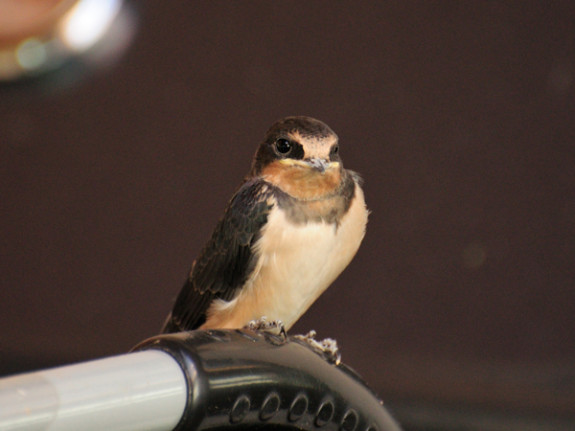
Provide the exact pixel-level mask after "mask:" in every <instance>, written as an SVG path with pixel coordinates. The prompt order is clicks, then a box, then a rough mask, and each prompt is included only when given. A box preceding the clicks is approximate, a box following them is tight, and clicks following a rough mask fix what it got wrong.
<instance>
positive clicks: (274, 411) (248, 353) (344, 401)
mask: <svg viewBox="0 0 575 431" xmlns="http://www.w3.org/2000/svg"><path fill="white" fill-rule="evenodd" d="M146 349H159V350H162V351H165V352H167V353H169V354H170V355H172V356H173V357H174V358H175V359H176V360H177V361H178V363H179V364H180V366H181V367H182V370H183V371H184V374H185V375H186V378H187V384H188V401H187V407H186V409H185V413H184V415H183V417H182V419H181V421H180V423H179V424H178V426H177V427H176V430H178V431H191V430H194V431H200V430H216V429H223V428H228V429H231V428H234V429H242V428H248V427H249V428H252V427H256V428H259V427H265V428H276V429H299V430H307V431H317V430H322V431H324V430H325V431H328V430H340V431H397V430H399V429H400V428H399V426H398V425H397V423H396V422H395V421H394V420H393V419H392V418H391V416H390V415H389V413H388V412H387V410H386V409H385V408H384V407H383V405H382V403H381V401H380V400H379V399H378V398H377V396H376V395H375V394H374V393H373V392H372V391H371V390H370V389H369V388H368V387H367V385H366V384H365V382H363V381H362V380H361V378H360V377H359V376H358V375H357V374H356V373H355V372H354V371H353V370H351V369H350V368H349V367H347V366H345V365H343V364H341V363H337V364H336V363H334V362H333V361H329V360H327V359H326V358H327V357H328V356H327V355H323V354H321V353H320V352H318V351H316V350H315V349H314V348H312V347H311V346H310V345H309V344H308V343H307V342H306V341H302V340H301V339H298V338H294V337H288V338H287V339H286V338H285V337H283V336H280V335H274V334H271V333H268V332H260V331H251V330H247V329H246V330H217V331H215V330H209V331H191V332H182V333H178V334H165V335H159V336H157V337H154V338H150V339H148V340H145V341H143V342H142V343H140V344H139V345H138V346H136V347H135V348H134V350H146Z"/></svg>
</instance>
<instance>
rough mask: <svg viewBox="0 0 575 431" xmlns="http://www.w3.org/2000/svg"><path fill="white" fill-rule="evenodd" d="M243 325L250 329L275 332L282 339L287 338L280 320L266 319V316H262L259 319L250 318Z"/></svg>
mask: <svg viewBox="0 0 575 431" xmlns="http://www.w3.org/2000/svg"><path fill="white" fill-rule="evenodd" d="M245 327H246V328H247V329H250V330H252V331H267V332H277V334H278V335H281V336H282V337H283V338H284V340H287V332H286V329H285V326H284V324H283V322H282V321H281V320H268V318H267V317H266V316H262V317H260V318H259V319H255V320H251V321H250V322H248V324H247V325H246V326H245Z"/></svg>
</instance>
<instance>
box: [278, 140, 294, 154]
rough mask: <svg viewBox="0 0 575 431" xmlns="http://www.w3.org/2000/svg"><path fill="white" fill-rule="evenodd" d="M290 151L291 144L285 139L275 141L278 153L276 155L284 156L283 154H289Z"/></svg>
mask: <svg viewBox="0 0 575 431" xmlns="http://www.w3.org/2000/svg"><path fill="white" fill-rule="evenodd" d="M291 149H292V144H291V142H290V141H288V140H287V139H278V140H277V141H276V150H277V151H278V153H280V154H284V155H285V154H287V153H289V152H290V151H291Z"/></svg>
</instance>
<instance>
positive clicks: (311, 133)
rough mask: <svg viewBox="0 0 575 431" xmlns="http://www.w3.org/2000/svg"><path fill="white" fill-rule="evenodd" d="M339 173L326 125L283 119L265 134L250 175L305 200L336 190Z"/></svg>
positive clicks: (336, 152)
mask: <svg viewBox="0 0 575 431" xmlns="http://www.w3.org/2000/svg"><path fill="white" fill-rule="evenodd" d="M342 170H343V165H342V162H341V159H340V156H339V143H338V137H337V135H336V134H335V132H334V131H333V130H331V129H330V128H329V126H328V125H327V124H325V123H323V122H321V121H319V120H316V119H315V118H311V117H286V118H283V119H282V120H279V121H278V122H276V123H275V124H274V125H273V126H271V127H270V129H269V130H268V132H267V133H266V137H265V140H264V142H263V143H262V144H261V145H260V146H259V148H258V150H257V152H256V156H255V158H254V163H253V166H252V171H251V175H252V176H262V177H264V178H266V179H267V180H268V181H270V182H271V183H273V184H274V185H276V186H278V187H280V188H281V189H282V190H284V191H286V192H287V193H289V194H291V195H292V196H294V197H301V198H305V197H306V196H307V195H309V194H312V195H314V196H315V195H316V194H318V193H319V194H324V193H327V192H329V191H330V190H333V189H335V188H337V187H338V186H339V183H340V180H341V172H342Z"/></svg>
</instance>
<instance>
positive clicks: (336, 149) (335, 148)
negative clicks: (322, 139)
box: [330, 145, 339, 156]
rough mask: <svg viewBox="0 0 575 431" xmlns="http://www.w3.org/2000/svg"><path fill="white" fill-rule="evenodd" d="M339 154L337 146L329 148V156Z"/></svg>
mask: <svg viewBox="0 0 575 431" xmlns="http://www.w3.org/2000/svg"><path fill="white" fill-rule="evenodd" d="M337 153H339V145H334V146H333V147H331V151H330V156H335V155H337Z"/></svg>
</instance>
